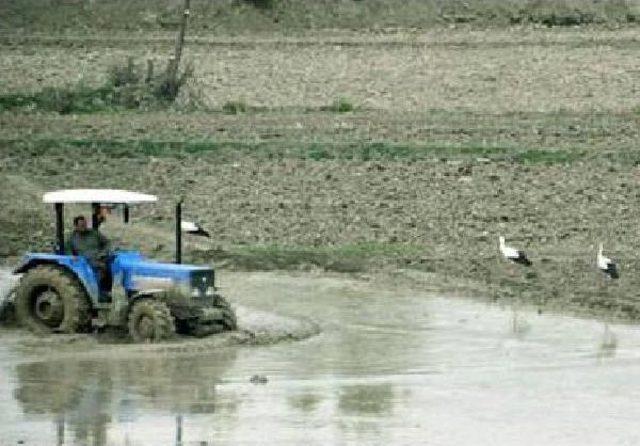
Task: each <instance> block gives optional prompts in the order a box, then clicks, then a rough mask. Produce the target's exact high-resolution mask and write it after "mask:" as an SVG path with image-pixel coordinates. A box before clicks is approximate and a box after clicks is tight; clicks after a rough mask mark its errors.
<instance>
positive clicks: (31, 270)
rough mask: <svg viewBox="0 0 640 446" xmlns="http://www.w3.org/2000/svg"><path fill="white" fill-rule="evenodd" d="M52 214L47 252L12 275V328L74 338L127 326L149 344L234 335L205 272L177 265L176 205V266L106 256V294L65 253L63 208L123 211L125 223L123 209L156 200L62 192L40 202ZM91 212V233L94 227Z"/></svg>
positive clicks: (126, 255)
mask: <svg viewBox="0 0 640 446" xmlns="http://www.w3.org/2000/svg"><path fill="white" fill-rule="evenodd" d="M43 201H44V202H45V203H50V204H53V206H54V209H55V214H56V245H55V248H54V252H53V253H29V254H27V255H26V256H25V258H24V260H23V262H22V263H21V265H20V266H19V267H18V268H17V269H16V270H15V273H16V274H22V277H21V279H20V283H19V285H18V287H17V288H16V291H15V300H14V305H15V313H16V318H17V320H18V322H19V323H20V324H21V325H23V326H25V327H27V328H29V329H30V330H32V331H35V332H38V333H77V332H86V331H89V330H91V329H92V328H96V327H97V328H100V327H106V326H114V327H121V328H123V327H126V328H127V329H128V332H129V334H130V335H131V337H132V338H133V340H134V341H137V342H154V341H160V340H163V339H166V338H169V337H171V336H173V335H174V333H175V332H178V333H182V334H190V335H194V336H206V335H209V334H214V333H219V332H222V331H228V330H235V329H236V328H237V324H236V317H235V314H234V312H233V310H232V309H231V307H230V305H229V303H228V302H227V301H226V300H225V299H224V298H223V297H222V296H221V295H220V294H218V292H217V288H216V286H215V282H214V279H215V274H214V270H213V268H211V267H209V266H195V265H183V264H181V251H182V230H181V228H182V227H184V222H182V217H181V212H182V207H181V206H182V203H181V202H179V203H178V205H177V206H176V263H160V262H155V261H152V260H149V259H147V258H145V257H144V256H143V255H142V254H141V253H140V252H137V251H122V250H114V251H113V252H109V253H107V254H106V258H105V259H104V260H105V264H106V267H107V271H106V273H107V274H108V275H109V276H110V277H109V278H110V280H109V281H108V283H109V285H108V288H109V289H105V286H104V285H103V281H101V280H100V278H99V277H98V272H97V271H96V270H95V269H94V268H93V267H92V265H91V264H90V263H89V261H88V260H87V259H86V258H84V257H83V256H82V255H75V256H74V255H70V254H69V253H68V251H67V250H66V249H65V239H64V205H65V204H67V203H86V204H90V205H91V206H92V207H93V208H94V210H95V209H97V208H99V207H100V206H104V205H106V206H111V207H114V206H122V214H123V219H124V222H125V223H128V222H129V209H130V205H132V204H135V203H145V202H155V201H157V197H155V196H153V195H148V194H141V193H136V192H130V191H121V190H107V189H82V190H78V189H76V190H62V191H55V192H49V193H46V194H45V195H44V199H43ZM95 215H96V213H95V212H94V221H93V225H94V227H97V224H98V222H97V221H96V217H95Z"/></svg>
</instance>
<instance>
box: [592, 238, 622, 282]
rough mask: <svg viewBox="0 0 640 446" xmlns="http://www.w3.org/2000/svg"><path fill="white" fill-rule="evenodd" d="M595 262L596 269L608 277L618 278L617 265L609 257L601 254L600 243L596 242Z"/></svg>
mask: <svg viewBox="0 0 640 446" xmlns="http://www.w3.org/2000/svg"><path fill="white" fill-rule="evenodd" d="M597 263H598V269H599V270H600V271H602V272H603V273H604V274H605V276H606V277H608V278H609V279H618V278H619V277H620V274H619V273H618V266H617V265H616V264H615V263H614V262H613V260H611V259H610V258H609V257H605V256H604V255H602V243H599V244H598V257H597Z"/></svg>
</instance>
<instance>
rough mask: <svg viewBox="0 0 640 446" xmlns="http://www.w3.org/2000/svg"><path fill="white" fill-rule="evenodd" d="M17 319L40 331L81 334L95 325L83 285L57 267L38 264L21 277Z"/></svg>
mask: <svg viewBox="0 0 640 446" xmlns="http://www.w3.org/2000/svg"><path fill="white" fill-rule="evenodd" d="M15 312H16V319H17V321H18V323H19V324H21V325H23V326H25V327H26V328H28V329H29V330H31V331H34V332H36V333H77V332H82V331H87V329H88V328H89V326H90V324H91V314H90V306H89V299H88V297H87V295H86V293H85V291H84V289H83V287H82V285H81V284H80V283H79V282H78V281H77V280H76V279H75V278H74V277H72V276H71V275H70V274H69V273H68V272H66V271H65V270H63V269H62V268H59V267H56V266H37V267H35V268H33V269H31V270H29V271H27V272H26V273H25V275H24V276H23V277H22V279H21V280H20V284H19V285H18V288H17V290H16V297H15Z"/></svg>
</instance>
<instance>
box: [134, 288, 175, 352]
mask: <svg viewBox="0 0 640 446" xmlns="http://www.w3.org/2000/svg"><path fill="white" fill-rule="evenodd" d="M175 331H176V329H175V325H174V320H173V316H172V315H171V311H170V310H169V307H168V306H167V304H165V303H164V302H161V301H159V300H156V299H150V298H144V299H141V300H139V301H137V302H135V303H134V304H133V308H131V311H130V312H129V334H130V335H131V338H132V339H133V340H134V341H135V342H158V341H162V340H164V339H167V338H170V337H171V336H173V335H174V333H175Z"/></svg>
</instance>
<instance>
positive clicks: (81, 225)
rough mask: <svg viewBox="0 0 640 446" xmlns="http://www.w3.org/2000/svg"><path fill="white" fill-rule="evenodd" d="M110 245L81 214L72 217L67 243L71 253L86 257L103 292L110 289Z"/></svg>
mask: <svg viewBox="0 0 640 446" xmlns="http://www.w3.org/2000/svg"><path fill="white" fill-rule="evenodd" d="M110 245H111V244H110V243H109V239H107V238H106V237H105V236H104V235H102V233H100V231H99V230H98V229H94V228H89V227H87V220H86V219H85V218H84V216H83V215H78V216H77V217H75V218H74V219H73V232H72V233H71V236H70V237H69V244H68V246H69V247H70V249H71V254H73V255H74V256H83V257H85V258H86V259H87V261H88V262H89V264H90V265H91V267H92V268H93V269H94V270H95V271H96V272H97V273H98V276H99V278H100V283H99V285H100V290H101V291H105V292H109V291H111V274H110V272H109V265H108V257H109V251H110Z"/></svg>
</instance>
